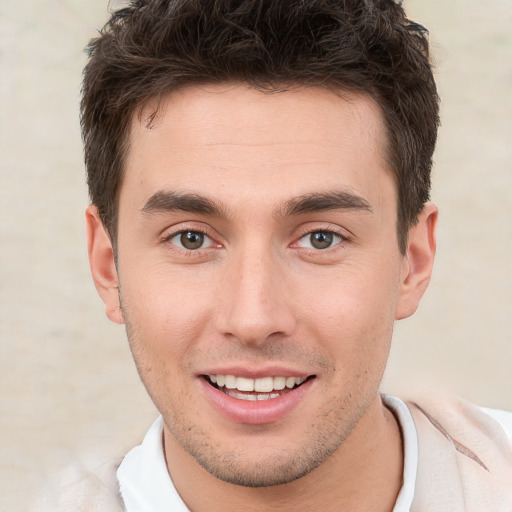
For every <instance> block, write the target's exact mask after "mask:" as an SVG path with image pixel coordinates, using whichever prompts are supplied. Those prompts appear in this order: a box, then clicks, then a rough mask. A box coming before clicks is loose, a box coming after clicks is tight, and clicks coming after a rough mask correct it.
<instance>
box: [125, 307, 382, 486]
mask: <svg viewBox="0 0 512 512" xmlns="http://www.w3.org/2000/svg"><path fill="white" fill-rule="evenodd" d="M123 314H124V320H125V326H126V333H127V337H128V340H129V344H130V349H131V351H132V355H133V358H134V361H135V364H136V367H137V370H138V373H139V376H140V378H141V380H142V383H143V384H144V386H145V388H146V391H147V392H148V394H149V396H150V397H151V399H152V400H153V402H154V404H155V406H156V407H157V409H158V410H159V411H160V413H161V414H162V417H163V419H164V424H165V428H164V436H172V439H168V441H170V444H177V445H178V446H179V447H180V448H181V449H183V450H184V451H185V452H187V453H188V454H189V455H190V456H191V457H193V458H194V459H195V461H196V462H197V463H198V464H199V465H200V466H202V467H203V468H204V469H205V470H206V471H207V472H208V473H210V474H211V475H213V476H214V477H216V478H218V479H219V480H222V481H224V482H226V483H229V484H233V485H238V486H244V487H252V488H258V487H270V486H277V485H283V484H287V483H290V482H293V481H295V480H297V479H299V478H302V477H304V476H305V475H307V474H309V473H310V472H311V471H313V470H314V469H316V468H317V467H318V466H320V465H321V464H322V463H323V462H325V461H326V460H327V459H328V458H329V457H331V456H332V455H333V454H334V453H335V452H336V450H338V448H339V447H340V446H341V445H342V444H343V442H344V441H345V440H346V439H347V437H348V436H349V435H350V434H351V432H352V431H353V429H354V428H355V426H356V425H357V424H358V422H359V421H360V419H361V418H362V416H363V415H364V413H365V412H366V411H367V410H368V408H369V407H370V405H371V403H372V402H373V400H374V399H375V396H376V395H378V387H379V382H380V381H379V382H376V383H375V386H374V387H371V389H370V388H366V389H365V390H364V392H363V393H361V394H360V395H359V394H358V396H355V397H354V396H352V395H350V394H346V395H344V396H342V397H340V396H335V395H332V396H331V397H330V399H329V401H328V403H330V404H332V405H331V406H330V407H324V409H323V411H322V413H321V414H319V415H318V416H317V417H316V418H315V419H314V420H313V421H312V422H311V424H310V425H309V428H307V429H305V432H304V434H303V436H302V439H301V440H300V442H299V443H298V444H297V445H296V446H294V447H293V449H283V447H281V446H276V447H275V449H273V450H272V454H271V455H261V452H260V453H258V456H257V458H256V457H254V455H253V454H254V452H256V451H257V447H256V449H254V448H253V450H249V453H245V452H244V450H243V448H244V447H243V446H241V447H237V448H236V449H232V450H229V449H227V448H226V446H225V445H223V443H222V440H220V441H219V440H215V439H213V438H212V436H211V434H210V432H208V430H207V429H205V428H203V427H201V425H199V421H193V419H192V420H191V418H190V416H189V415H187V414H186V413H184V411H183V410H180V408H179V407H176V404H174V403H171V402H170V401H169V399H168V397H166V396H164V394H162V393H159V392H158V386H153V385H151V377H152V375H154V374H155V373H158V372H154V371H153V370H154V368H149V369H148V368H146V367H145V366H144V364H143V362H142V361H143V359H144V357H138V356H139V354H145V353H147V347H146V344H145V343H144V338H143V337H142V336H139V333H138V332H137V329H134V328H132V325H131V323H130V321H129V318H128V317H129V315H127V311H126V308H125V307H123ZM277 351H278V352H279V350H277ZM324 365H325V361H324V363H323V364H322V366H324ZM333 368H334V367H333ZM324 369H325V366H324ZM162 373H163V376H164V377H165V373H166V372H162ZM161 377H162V375H161ZM162 380H164V381H167V380H168V379H166V378H163V379H162ZM179 403H180V404H183V403H185V404H186V403H192V404H193V403H194V397H193V396H190V395H189V396H187V392H185V393H182V397H181V399H180V401H179ZM354 404H357V407H354ZM248 428H251V429H252V431H253V432H252V433H253V434H254V438H255V443H258V442H259V441H258V439H261V437H259V436H262V435H263V438H264V433H265V431H267V432H271V431H272V425H269V426H266V425H263V426H248ZM166 444H167V443H164V446H165V445H166ZM167 457H169V453H166V459H167ZM167 462H168V466H172V460H171V461H169V460H168V459H167Z"/></svg>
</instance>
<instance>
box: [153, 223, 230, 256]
mask: <svg viewBox="0 0 512 512" xmlns="http://www.w3.org/2000/svg"><path fill="white" fill-rule="evenodd" d="M188 231H190V232H195V233H202V234H203V235H205V236H206V237H208V238H209V239H210V240H211V242H212V243H211V244H210V245H208V246H206V247H200V248H199V249H194V250H192V249H186V248H185V247H180V246H179V245H176V244H173V243H171V240H172V239H173V238H175V237H176V236H178V235H181V234H182V233H186V232H188ZM217 238H218V237H217V236H216V234H215V233H214V232H213V230H212V229H211V228H209V227H208V226H205V225H197V224H194V223H187V222H182V223H180V224H178V225H177V226H172V227H171V228H167V229H166V230H165V231H164V232H163V233H162V235H161V237H160V241H161V243H167V244H169V245H172V246H173V247H174V248H176V250H178V251H182V252H185V253H200V252H201V251H205V250H207V249H212V248H214V249H215V248H221V247H222V244H221V243H219V242H218V241H217Z"/></svg>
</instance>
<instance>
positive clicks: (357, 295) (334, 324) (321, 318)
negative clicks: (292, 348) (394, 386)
mask: <svg viewBox="0 0 512 512" xmlns="http://www.w3.org/2000/svg"><path fill="white" fill-rule="evenodd" d="M351 270H353V271H351V272H349V271H348V269H347V268H345V269H343V270H342V271H340V272H338V273H336V272H333V273H331V274H330V275H329V276H328V277H327V278H325V279H316V280H315V284H314V286H311V285H310V284H309V286H308V288H307V289H308V291H307V293H306V292H304V293H300V292H299V293H298V294H297V295H298V296H301V295H302V296H303V297H308V300H307V301H304V302H303V304H302V306H301V309H302V310H303V312H304V317H303V323H304V325H305V327H306V329H307V330H309V331H314V333H313V332H311V335H312V336H314V337H316V338H317V339H319V340H323V341H321V343H322V344H323V345H324V349H325V350H327V351H328V352H329V353H330V355H331V357H333V358H335V359H336V360H337V366H340V365H341V366H343V367H352V368H355V367H357V366H359V365H365V364H366V363H367V362H370V361H373V362H375V363H377V361H379V360H382V361H383V363H382V364H384V362H385V359H386V357H387V353H388V350H389V344H390V341H391V335H392V331H393V325H394V312H395V307H396V300H397V294H398V277H397V273H395V272H390V271H388V272H373V273H372V272H370V271H369V270H364V269H351Z"/></svg>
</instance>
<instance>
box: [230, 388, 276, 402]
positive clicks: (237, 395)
mask: <svg viewBox="0 0 512 512" xmlns="http://www.w3.org/2000/svg"><path fill="white" fill-rule="evenodd" d="M226 394H228V395H229V396H232V397H233V398H238V399H239V400H248V401H249V402H256V401H262V400H271V399H272V398H278V397H279V396H281V395H280V394H279V393H259V394H257V395H247V394H242V393H237V392H236V391H233V390H232V389H228V390H226Z"/></svg>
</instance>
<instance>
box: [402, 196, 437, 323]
mask: <svg viewBox="0 0 512 512" xmlns="http://www.w3.org/2000/svg"><path fill="white" fill-rule="evenodd" d="M437 215H438V211H437V207H436V206H435V205H434V204H432V203H427V204H426V205H425V207H424V208H423V210H422V212H421V214H420V215H419V219H418V223H417V224H416V225H414V226H413V227H411V228H410V229H409V238H408V242H407V252H406V255H405V257H404V270H403V274H402V284H401V287H400V292H399V296H398V302H397V309H396V314H395V318H396V319H397V320H400V319H402V318H407V317H409V316H411V315H412V314H413V313H414V312H415V311H416V309H417V308H418V305H419V303H420V300H421V297H422V296H423V294H424V293H425V290H426V289H427V286H428V283H429V281H430V276H431V275H432V267H433V264H434V256H435V253H436V229H437Z"/></svg>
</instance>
